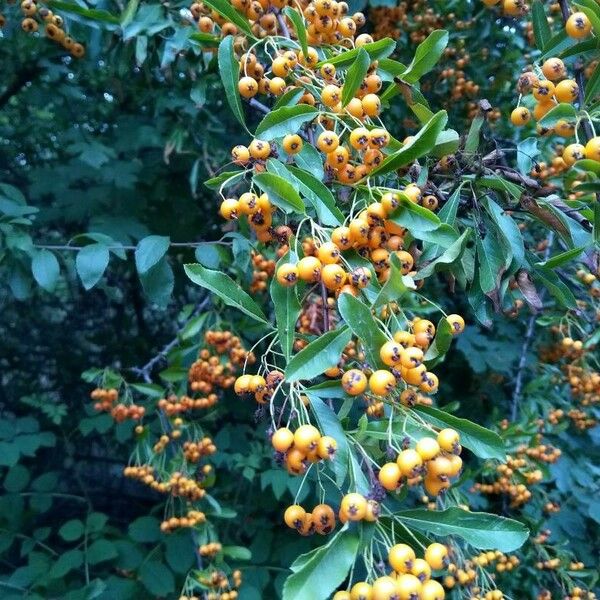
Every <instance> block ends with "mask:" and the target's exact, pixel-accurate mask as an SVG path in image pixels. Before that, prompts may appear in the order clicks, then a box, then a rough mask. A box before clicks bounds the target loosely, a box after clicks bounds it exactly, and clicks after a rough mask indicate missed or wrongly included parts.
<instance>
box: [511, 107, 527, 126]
mask: <svg viewBox="0 0 600 600" xmlns="http://www.w3.org/2000/svg"><path fill="white" fill-rule="evenodd" d="M530 120H531V113H530V112H529V109H528V108H525V107H524V106H519V107H518V108H515V109H514V110H513V111H512V112H511V113H510V122H511V123H512V124H513V125H514V126H515V127H522V126H523V125H526V124H527V123H529V121H530Z"/></svg>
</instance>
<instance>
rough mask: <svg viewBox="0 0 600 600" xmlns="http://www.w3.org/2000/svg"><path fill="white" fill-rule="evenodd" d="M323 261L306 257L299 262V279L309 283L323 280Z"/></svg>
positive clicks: (314, 257) (313, 257)
mask: <svg viewBox="0 0 600 600" xmlns="http://www.w3.org/2000/svg"><path fill="white" fill-rule="evenodd" d="M321 267H322V265H321V261H320V260H319V259H318V258H317V257H316V256H305V257H304V258H301V259H300V260H299V261H298V277H300V279H302V281H306V282H308V283H316V282H317V281H319V280H320V279H321Z"/></svg>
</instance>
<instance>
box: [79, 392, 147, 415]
mask: <svg viewBox="0 0 600 600" xmlns="http://www.w3.org/2000/svg"><path fill="white" fill-rule="evenodd" d="M90 397H91V398H92V400H94V401H95V402H94V410H97V411H98V412H107V413H110V416H111V417H112V418H113V419H114V420H115V421H116V422H117V423H123V421H126V420H127V419H133V420H134V421H139V420H140V419H141V418H142V417H143V416H144V414H145V413H146V409H145V408H144V407H143V406H139V405H138V404H134V403H129V404H123V403H122V402H119V403H118V404H115V403H116V402H117V400H118V399H119V392H118V391H117V390H116V389H114V388H110V389H103V388H96V389H95V390H92V392H91V394H90Z"/></svg>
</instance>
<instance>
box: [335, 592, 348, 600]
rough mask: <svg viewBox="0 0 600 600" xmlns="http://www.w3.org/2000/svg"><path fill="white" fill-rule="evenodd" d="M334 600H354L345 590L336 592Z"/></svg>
mask: <svg viewBox="0 0 600 600" xmlns="http://www.w3.org/2000/svg"><path fill="white" fill-rule="evenodd" d="M332 600H352V598H351V596H350V592H346V591H344V590H342V591H339V592H336V593H335V594H334V595H333V599H332Z"/></svg>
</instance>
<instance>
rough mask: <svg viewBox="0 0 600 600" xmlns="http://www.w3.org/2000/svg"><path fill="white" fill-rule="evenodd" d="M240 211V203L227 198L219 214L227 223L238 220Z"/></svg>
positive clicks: (222, 203)
mask: <svg viewBox="0 0 600 600" xmlns="http://www.w3.org/2000/svg"><path fill="white" fill-rule="evenodd" d="M239 211H240V203H239V202H238V201H237V200H236V199H235V198H226V199H225V200H223V202H221V206H220V207H219V214H220V215H221V216H222V217H223V218H224V219H227V221H231V220H233V219H237V217H238V214H239Z"/></svg>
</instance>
